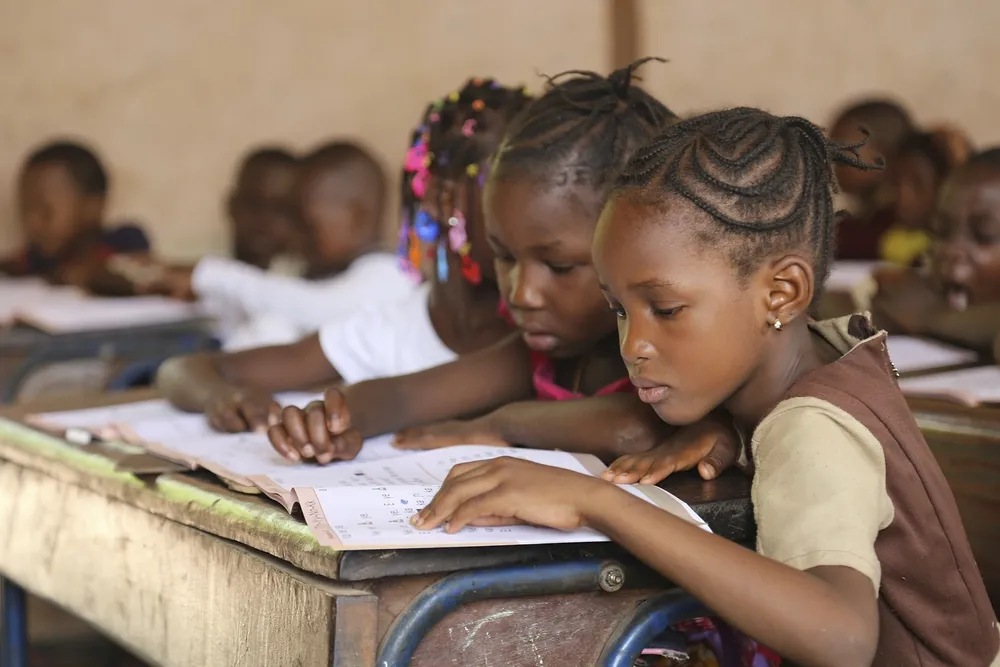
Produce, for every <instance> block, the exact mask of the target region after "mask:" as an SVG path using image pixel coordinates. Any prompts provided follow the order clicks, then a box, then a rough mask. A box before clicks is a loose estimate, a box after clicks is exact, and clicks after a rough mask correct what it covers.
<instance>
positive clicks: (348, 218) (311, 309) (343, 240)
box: [147, 141, 415, 344]
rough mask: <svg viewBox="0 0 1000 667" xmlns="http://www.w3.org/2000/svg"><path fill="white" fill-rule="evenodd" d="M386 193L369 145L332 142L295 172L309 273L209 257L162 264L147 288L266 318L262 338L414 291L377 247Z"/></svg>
mask: <svg viewBox="0 0 1000 667" xmlns="http://www.w3.org/2000/svg"><path fill="white" fill-rule="evenodd" d="M385 196H386V195H385V174H384V173H383V171H382V167H381V166H380V165H379V163H378V162H377V161H376V160H375V158H374V157H372V156H371V155H370V154H369V153H368V151H366V150H365V149H364V148H362V147H361V146H359V145H357V144H355V143H351V142H345V141H341V142H335V143H331V144H327V145H325V146H322V147H320V148H318V149H316V150H315V151H313V152H312V153H310V154H309V155H307V156H305V157H304V158H303V159H302V161H301V163H300V165H299V169H298V173H297V176H296V183H295V190H294V199H295V203H296V208H297V214H298V218H299V219H300V221H301V223H302V224H303V226H304V236H305V242H304V248H303V254H304V259H305V263H306V271H305V276H304V279H303V278H295V277H288V276H278V275H273V274H270V273H268V272H266V271H263V270H262V269H258V268H257V267H254V266H249V265H247V264H243V263H242V262H238V261H236V260H232V259H224V258H221V257H206V258H204V259H202V260H201V261H199V262H198V264H197V265H196V266H195V267H194V268H193V269H192V268H190V267H188V268H184V267H175V268H171V269H167V270H165V275H163V276H162V277H161V280H160V281H159V282H158V283H157V284H152V285H149V286H148V287H147V289H148V290H149V291H154V292H155V291H163V292H166V293H169V294H172V295H173V296H175V297H183V298H199V299H205V300H207V301H209V302H211V303H214V304H226V308H227V310H228V309H231V308H237V309H239V310H240V311H241V312H242V313H244V314H245V315H246V316H247V317H248V318H251V319H252V318H261V317H263V318H267V319H268V321H269V322H270V323H273V324H274V325H275V327H271V328H267V329H266V331H267V335H266V338H268V340H261V341H258V342H257V344H269V343H270V344H274V343H288V342H291V341H293V340H296V339H298V338H300V337H301V336H303V335H305V334H307V333H310V332H313V331H316V330H317V329H319V328H320V327H321V326H322V325H323V324H325V323H327V322H332V321H334V320H337V319H338V318H342V317H346V316H347V315H349V314H351V313H354V312H356V311H357V310H358V308H359V306H360V305H361V304H362V303H368V304H371V303H390V302H392V301H395V300H397V299H400V298H402V297H404V296H408V295H410V294H412V293H413V291H414V289H415V286H414V285H413V283H412V281H411V280H410V279H409V278H408V277H407V276H406V275H404V274H403V272H401V271H400V270H399V264H398V262H397V260H396V257H395V256H394V255H393V254H392V253H389V252H383V251H380V249H379V237H380V226H381V221H382V217H383V209H384V206H385ZM220 307H222V306H220ZM278 325H281V326H278Z"/></svg>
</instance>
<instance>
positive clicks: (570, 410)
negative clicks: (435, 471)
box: [269, 61, 714, 463]
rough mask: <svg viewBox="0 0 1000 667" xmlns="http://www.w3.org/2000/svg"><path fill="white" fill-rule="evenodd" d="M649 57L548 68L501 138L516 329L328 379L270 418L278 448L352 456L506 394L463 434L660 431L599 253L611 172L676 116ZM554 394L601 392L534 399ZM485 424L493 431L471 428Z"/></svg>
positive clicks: (489, 224)
mask: <svg viewBox="0 0 1000 667" xmlns="http://www.w3.org/2000/svg"><path fill="white" fill-rule="evenodd" d="M642 62H645V61H640V62H638V63H635V64H633V65H631V66H629V67H628V68H625V69H621V70H618V71H616V72H614V73H612V74H611V75H610V76H608V77H607V78H605V77H603V76H600V75H597V74H594V73H586V72H585V73H578V72H574V73H573V74H574V75H575V76H573V77H572V78H568V79H565V78H563V77H561V76H560V77H554V78H552V79H550V80H549V87H548V90H547V91H546V93H545V94H544V95H543V96H542V97H540V98H539V99H538V100H536V101H535V102H533V103H532V104H531V106H529V107H528V109H526V110H525V111H524V112H523V113H522V114H521V115H520V116H518V118H517V119H516V120H515V121H514V123H513V124H512V126H511V128H510V129H509V130H508V132H507V134H506V136H505V137H504V140H503V142H502V143H501V145H500V148H499V149H498V151H497V155H496V157H495V158H494V160H493V163H492V165H491V169H490V174H489V179H488V181H487V185H486V190H485V192H484V202H483V206H484V213H485V216H484V219H485V223H486V234H487V238H488V239H489V242H490V245H491V246H492V248H493V250H494V253H495V256H496V260H495V265H496V272H497V276H498V280H499V285H500V293H501V296H502V297H503V299H504V300H505V302H506V304H507V306H508V307H509V311H510V315H511V316H512V319H513V321H514V323H515V324H516V325H517V328H518V330H519V332H518V333H517V334H515V335H513V336H511V337H510V338H508V339H506V340H504V341H503V342H501V343H499V344H497V345H495V346H493V347H491V348H488V349H486V350H482V351H480V352H476V353H473V354H469V355H466V356H463V357H462V358H460V359H458V360H457V361H454V362H452V363H450V364H447V365H444V366H439V367H437V368H433V369H430V370H427V371H423V372H421V373H415V374H412V375H408V376H402V377H397V378H387V379H381V380H371V381H368V382H361V383H358V384H354V385H348V386H346V387H344V388H343V389H342V390H336V389H331V390H328V391H327V394H326V398H325V402H316V403H313V404H311V405H310V406H308V407H307V408H306V409H305V410H300V409H289V408H286V409H285V410H284V411H283V412H282V419H281V422H280V423H277V424H274V425H273V426H271V428H270V429H269V436H270V439H271V443H272V445H274V447H275V449H276V450H277V451H278V452H280V453H281V454H282V455H283V456H284V457H286V458H288V459H289V460H293V461H301V460H307V459H315V460H317V461H318V462H320V463H328V462H330V461H331V460H333V459H351V458H354V456H355V455H356V454H357V452H358V450H359V448H360V446H361V443H362V437H367V436H372V435H378V434H381V433H387V432H393V431H398V430H399V429H402V428H407V427H411V426H417V425H420V424H426V423H435V422H440V421H443V420H448V419H455V418H459V417H463V416H474V415H480V414H483V413H486V412H489V411H491V410H495V409H497V408H501V406H504V407H502V408H501V409H500V410H497V412H496V413H494V415H493V417H492V418H490V419H488V420H477V421H476V422H475V423H472V424H470V425H469V428H468V429H466V430H465V431H463V433H462V434H461V436H456V437H457V438H458V440H459V441H462V440H464V441H465V442H468V443H506V442H509V443H517V444H521V445H526V446H531V447H549V448H558V449H569V450H573V451H587V452H593V453H596V454H598V455H601V456H604V457H605V458H607V459H608V460H610V459H611V458H614V457H615V456H616V455H618V454H620V453H621V452H623V451H635V450H636V449H639V448H648V447H650V446H652V445H653V444H654V443H655V442H656V441H658V439H659V438H661V437H663V436H664V435H665V434H664V432H662V431H663V429H662V427H661V426H660V425H657V424H656V420H655V417H653V416H652V414H651V413H650V411H649V410H648V409H647V408H646V407H645V406H643V405H642V404H641V403H640V402H639V401H637V400H636V399H635V396H634V394H633V393H632V391H631V385H630V384H629V383H628V379H627V374H626V372H625V368H624V366H623V365H622V362H621V358H620V356H619V354H618V349H617V341H616V339H615V333H614V332H615V321H614V317H613V316H612V314H611V312H610V311H608V309H607V306H606V304H605V303H604V302H603V300H602V298H601V292H600V289H599V287H598V283H597V276H596V274H595V273H594V269H593V266H592V264H591V259H590V242H591V237H592V235H593V229H594V224H595V223H596V221H597V216H598V214H599V212H600V209H601V205H602V203H603V200H604V197H605V196H606V194H607V191H608V188H609V187H610V185H611V183H612V182H613V179H614V175H615V173H616V172H617V170H618V169H620V168H621V166H622V165H623V164H624V163H625V160H626V159H627V158H628V156H629V155H630V154H631V152H632V151H633V150H635V148H636V147H637V146H638V145H640V143H641V142H643V141H645V140H646V139H648V138H649V137H650V136H651V135H652V134H653V133H654V132H655V131H657V130H658V129H659V128H661V127H663V126H664V125H666V124H668V123H670V122H673V121H674V120H675V116H674V115H673V114H672V113H671V112H670V111H669V110H668V109H667V108H666V107H664V106H663V105H662V104H661V103H660V102H658V101H657V100H656V99H654V98H653V97H652V96H650V95H649V94H648V93H646V92H645V91H643V90H641V89H639V88H638V87H636V86H634V85H632V74H633V72H634V70H635V68H636V67H638V66H639V65H640V64H641V63H642ZM620 392H626V393H625V394H624V395H616V394H619V393H620ZM545 396H548V397H551V398H557V399H565V398H577V399H582V398H584V397H593V398H590V399H587V400H568V401H562V402H559V403H553V402H540V401H535V400H530V399H534V398H541V397H545ZM508 404H509V405H508ZM480 426H488V427H489V428H488V431H487V432H476V430H477V428H478V427H480ZM713 445H714V442H713ZM709 449H711V447H710V448H709ZM695 463H697V461H695Z"/></svg>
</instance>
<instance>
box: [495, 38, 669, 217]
mask: <svg viewBox="0 0 1000 667" xmlns="http://www.w3.org/2000/svg"><path fill="white" fill-rule="evenodd" d="M650 60H657V61H659V62H665V61H664V60H663V59H662V58H643V59H641V60H637V61H636V62H634V63H632V64H631V65H629V66H627V67H624V68H622V69H619V70H617V71H615V72H612V73H611V74H610V75H608V76H606V77H605V76H602V75H600V74H597V73H596V72H589V71H581V70H571V71H568V72H563V73H561V74H557V75H555V76H551V77H546V79H547V88H546V92H545V94H544V95H542V96H541V97H540V98H538V99H537V100H536V101H534V102H532V104H531V106H529V107H528V109H527V110H525V112H524V113H523V114H521V115H520V116H519V117H518V118H516V119H515V120H514V122H513V123H512V124H511V127H510V129H509V130H508V131H507V135H506V136H505V137H504V140H503V143H502V144H501V145H500V148H499V149H498V150H497V154H496V157H494V160H493V177H494V178H497V179H501V180H502V179H505V178H508V177H510V176H511V175H515V174H516V175H523V174H528V175H531V176H534V177H537V178H540V179H543V180H545V181H547V182H549V183H551V184H552V185H556V186H565V185H574V186H575V185H585V186H587V187H589V188H592V189H593V190H594V191H595V192H597V193H599V194H600V195H601V197H602V198H603V196H604V195H605V194H606V193H607V190H608V189H610V186H611V185H612V184H613V183H614V178H615V175H616V174H617V172H618V170H619V169H621V167H622V166H623V165H624V164H625V162H626V161H627V160H628V157H629V155H630V154H631V153H632V152H633V151H635V150H636V149H638V148H639V147H640V146H641V145H642V144H643V143H645V142H646V141H647V140H648V139H649V137H650V136H652V135H654V134H655V133H656V132H657V131H659V130H661V129H663V128H664V127H666V126H667V125H669V124H670V123H673V122H676V120H677V116H676V115H675V114H674V113H673V112H672V111H670V109H668V108H667V107H666V106H664V105H663V104H662V103H661V102H659V101H658V100H657V99H656V98H654V97H653V96H652V95H650V94H649V93H647V92H646V91H645V90H643V89H642V88H639V87H638V86H636V85H634V83H633V81H634V79H636V78H637V77H636V76H635V72H636V70H637V69H638V68H639V67H640V66H642V65H643V64H645V63H647V62H649V61H650Z"/></svg>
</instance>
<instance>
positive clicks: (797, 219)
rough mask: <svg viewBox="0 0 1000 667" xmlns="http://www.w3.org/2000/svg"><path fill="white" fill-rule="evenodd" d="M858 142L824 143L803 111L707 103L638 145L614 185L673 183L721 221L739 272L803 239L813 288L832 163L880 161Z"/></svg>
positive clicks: (647, 190)
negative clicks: (781, 113) (866, 157)
mask: <svg viewBox="0 0 1000 667" xmlns="http://www.w3.org/2000/svg"><path fill="white" fill-rule="evenodd" d="M866 140H867V139H866ZM864 143H865V141H861V142H858V143H855V144H848V145H840V144H837V143H834V142H832V141H830V140H829V139H827V138H826V137H824V136H823V132H822V131H821V130H820V129H819V128H818V127H816V126H815V125H813V124H812V123H811V122H809V121H808V120H806V119H804V118H799V117H778V116H773V115H771V114H769V113H766V112H764V111H761V110H759V109H751V108H736V109H727V110H724V111H716V112H713V113H708V114H704V115H701V116H697V117H695V118H691V119H688V120H684V121H681V122H679V123H677V124H676V125H674V126H672V127H670V128H668V129H667V130H666V131H665V132H664V133H663V134H662V135H661V136H660V137H658V138H657V139H655V140H654V141H652V142H650V143H649V144H647V145H646V146H644V147H643V148H642V149H640V150H639V151H638V152H637V154H636V155H635V156H634V157H633V158H632V159H631V160H630V161H629V163H628V165H627V166H626V167H625V169H624V171H623V172H622V174H621V175H620V176H619V178H618V181H617V183H616V184H615V188H614V192H615V193H619V192H625V191H631V192H629V195H630V196H632V197H636V198H638V199H639V200H640V201H641V200H652V201H658V200H662V199H663V198H664V197H666V196H667V195H669V194H671V193H676V194H678V195H680V196H681V197H683V198H684V199H686V200H688V201H689V202H691V203H692V204H694V205H695V206H697V207H698V208H699V209H701V210H702V211H704V212H705V213H707V214H708V215H710V216H711V217H712V219H713V220H715V221H716V222H718V223H719V224H720V225H721V226H722V228H723V232H724V233H725V234H726V235H727V237H728V238H725V239H723V240H724V241H726V242H727V243H726V246H727V248H728V250H729V251H730V256H731V259H732V261H733V263H734V264H735V265H736V268H737V270H738V272H739V275H740V277H741V278H746V277H748V276H749V275H750V274H751V273H753V271H755V270H756V269H757V267H758V266H759V263H760V261H761V260H762V259H763V258H764V257H765V256H767V255H769V254H771V253H774V252H777V251H780V250H781V249H784V248H787V249H794V248H799V247H801V246H802V245H803V244H808V247H809V248H810V249H811V251H812V253H813V259H814V263H815V271H816V279H817V292H818V291H819V289H818V288H819V286H820V285H822V283H823V281H824V280H825V279H826V275H827V273H828V271H829V258H830V256H831V255H832V245H833V235H834V231H835V216H834V212H833V205H832V201H833V192H834V188H835V181H834V176H833V168H832V167H833V163H834V162H842V163H845V164H848V165H851V166H854V167H857V168H859V169H881V168H882V165H881V163H879V164H869V163H867V162H864V161H863V160H862V159H861V157H860V154H859V149H860V148H861V147H862V146H863V145H864ZM708 236H709V237H710V238H713V240H717V237H718V235H717V234H711V233H709V234H708Z"/></svg>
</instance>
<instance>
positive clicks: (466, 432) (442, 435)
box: [392, 419, 510, 449]
mask: <svg viewBox="0 0 1000 667" xmlns="http://www.w3.org/2000/svg"><path fill="white" fill-rule="evenodd" d="M456 445H491V446H494V447H509V446H510V443H508V442H506V441H505V440H504V439H503V438H501V437H500V436H499V435H497V434H496V433H494V432H493V430H492V429H490V428H489V426H488V425H487V424H485V423H484V422H483V421H482V420H480V419H470V420H468V421H458V420H455V421H447V422H441V423H439V424H430V425H428V426H415V427H413V428H408V429H404V430H402V431H400V432H399V433H397V434H396V435H395V436H394V437H393V439H392V446H393V447H396V448H397V449H439V448H441V447H454V446H456Z"/></svg>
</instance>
